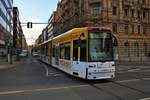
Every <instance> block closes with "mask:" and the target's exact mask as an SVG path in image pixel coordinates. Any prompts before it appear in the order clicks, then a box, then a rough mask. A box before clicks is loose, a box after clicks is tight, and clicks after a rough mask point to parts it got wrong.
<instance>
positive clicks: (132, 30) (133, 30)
mask: <svg viewBox="0 0 150 100" xmlns="http://www.w3.org/2000/svg"><path fill="white" fill-rule="evenodd" d="M132 34H134V25H132Z"/></svg>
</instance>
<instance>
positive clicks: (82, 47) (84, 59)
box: [80, 40, 86, 61]
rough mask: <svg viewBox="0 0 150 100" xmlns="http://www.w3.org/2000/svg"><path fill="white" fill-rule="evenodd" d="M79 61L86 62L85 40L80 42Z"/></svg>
mask: <svg viewBox="0 0 150 100" xmlns="http://www.w3.org/2000/svg"><path fill="white" fill-rule="evenodd" d="M80 60H81V61H86V40H82V41H81V47H80Z"/></svg>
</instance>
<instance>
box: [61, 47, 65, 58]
mask: <svg viewBox="0 0 150 100" xmlns="http://www.w3.org/2000/svg"><path fill="white" fill-rule="evenodd" d="M64 56H65V46H64V45H63V44H62V45H60V59H64V58H65V57H64Z"/></svg>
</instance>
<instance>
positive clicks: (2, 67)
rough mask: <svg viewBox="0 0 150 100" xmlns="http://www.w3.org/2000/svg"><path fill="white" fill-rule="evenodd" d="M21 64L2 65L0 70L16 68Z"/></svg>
mask: <svg viewBox="0 0 150 100" xmlns="http://www.w3.org/2000/svg"><path fill="white" fill-rule="evenodd" d="M18 64H19V62H16V63H13V64H6V65H0V70H4V69H10V68H14V67H16V66H17V65H18Z"/></svg>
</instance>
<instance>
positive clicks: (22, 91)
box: [0, 85, 89, 95]
mask: <svg viewBox="0 0 150 100" xmlns="http://www.w3.org/2000/svg"><path fill="white" fill-rule="evenodd" d="M87 86H89V85H75V86H66V87H57V88H41V89H32V90H18V91H5V92H0V95H9V94H18V93H28V92H41V91H48V90H49V91H50V90H60V89H69V88H80V87H87Z"/></svg>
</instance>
